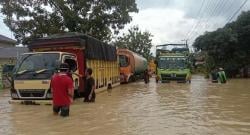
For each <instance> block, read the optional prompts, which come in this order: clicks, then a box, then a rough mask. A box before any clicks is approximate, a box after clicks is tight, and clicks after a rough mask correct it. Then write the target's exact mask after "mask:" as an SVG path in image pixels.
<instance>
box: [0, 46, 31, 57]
mask: <svg viewBox="0 0 250 135" xmlns="http://www.w3.org/2000/svg"><path fill="white" fill-rule="evenodd" d="M25 52H28V48H27V47H7V48H0V58H16V57H17V56H19V55H20V54H22V53H25Z"/></svg>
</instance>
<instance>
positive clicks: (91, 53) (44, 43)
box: [28, 33, 117, 61]
mask: <svg viewBox="0 0 250 135" xmlns="http://www.w3.org/2000/svg"><path fill="white" fill-rule="evenodd" d="M70 45H71V46H78V47H81V46H82V47H85V55H86V58H88V59H97V60H108V61H116V60H117V54H116V47H114V46H111V45H108V44H106V43H104V42H101V41H100V40H98V39H96V38H93V37H91V36H88V35H85V34H81V33H63V34H55V35H51V36H48V37H45V38H39V39H35V40H33V41H32V42H31V43H30V44H29V45H28V47H29V48H30V49H31V50H32V48H43V47H65V46H66V47H69V46H70Z"/></svg>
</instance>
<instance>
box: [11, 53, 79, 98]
mask: <svg viewBox="0 0 250 135" xmlns="http://www.w3.org/2000/svg"><path fill="white" fill-rule="evenodd" d="M76 61H77V58H76V56H75V55H74V54H71V53H66V52H32V53H25V54H23V55H22V56H21V58H20V59H19V61H18V62H17V64H16V66H15V68H14V72H13V84H12V85H13V86H12V88H11V97H12V99H51V98H52V95H51V91H50V79H51V76H52V75H53V74H54V73H55V72H58V66H59V64H60V63H63V62H65V63H68V64H69V66H70V70H71V72H72V73H75V74H78V68H77V62H76ZM72 78H73V80H74V82H75V84H74V85H75V88H78V86H79V85H78V80H79V78H78V77H77V76H76V75H74V74H72ZM34 88H35V89H34Z"/></svg>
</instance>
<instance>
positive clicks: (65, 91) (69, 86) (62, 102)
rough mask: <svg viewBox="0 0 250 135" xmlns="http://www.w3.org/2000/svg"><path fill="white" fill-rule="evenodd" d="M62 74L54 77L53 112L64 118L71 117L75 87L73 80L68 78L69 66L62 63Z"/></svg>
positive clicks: (52, 83) (52, 87)
mask: <svg viewBox="0 0 250 135" xmlns="http://www.w3.org/2000/svg"><path fill="white" fill-rule="evenodd" d="M59 70H60V72H59V73H56V74H54V75H53V76H52V79H51V92H52V95H53V112H54V114H55V115H58V113H59V112H60V115H61V116H63V117H66V116H69V106H70V104H71V103H72V102H73V96H74V86H73V81H72V79H71V78H70V77H69V76H68V74H67V72H69V65H68V64H66V63H62V64H61V65H60V69H59Z"/></svg>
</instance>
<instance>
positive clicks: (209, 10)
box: [187, 0, 213, 39]
mask: <svg viewBox="0 0 250 135" xmlns="http://www.w3.org/2000/svg"><path fill="white" fill-rule="evenodd" d="M207 5H208V6H207V8H206V9H205V11H206V10H207V11H208V15H210V14H211V12H212V7H213V2H212V0H210V1H209V3H207ZM204 17H205V14H204V13H203V15H202V17H201V18H200V19H199V20H198V22H197V24H196V26H195V28H194V30H193V32H192V33H191V34H190V35H189V36H188V38H187V39H192V38H191V37H194V36H195V35H194V34H195V33H196V34H197V32H196V30H197V28H198V26H201V24H202V23H203V21H202V19H203V18H204Z"/></svg>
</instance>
